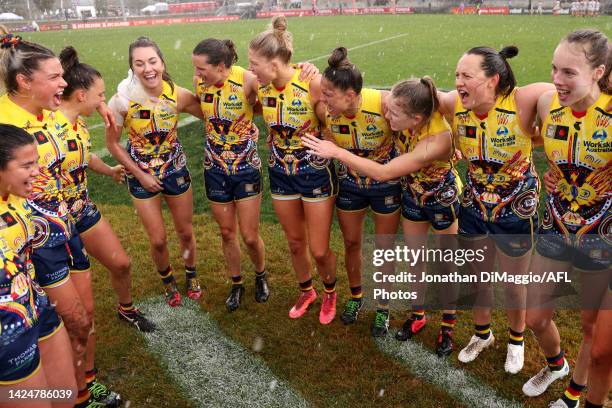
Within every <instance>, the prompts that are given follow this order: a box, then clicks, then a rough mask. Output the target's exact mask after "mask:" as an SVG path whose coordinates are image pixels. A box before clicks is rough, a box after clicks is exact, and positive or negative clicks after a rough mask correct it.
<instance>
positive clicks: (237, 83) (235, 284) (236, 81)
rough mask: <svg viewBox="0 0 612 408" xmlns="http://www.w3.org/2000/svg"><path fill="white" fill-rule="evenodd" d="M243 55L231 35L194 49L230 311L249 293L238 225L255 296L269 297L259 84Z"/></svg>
mask: <svg viewBox="0 0 612 408" xmlns="http://www.w3.org/2000/svg"><path fill="white" fill-rule="evenodd" d="M237 60H238V55H237V54H236V50H235V48H234V43H233V42H232V41H231V40H218V39H214V38H208V39H205V40H202V41H201V42H200V43H199V44H198V45H196V47H195V48H194V50H193V54H192V62H193V66H194V68H195V76H196V84H195V86H196V95H197V96H198V98H199V100H200V108H201V110H202V113H203V116H204V121H205V126H206V135H205V137H206V142H205V153H204V155H205V159H204V164H205V165H204V167H205V169H204V182H205V187H206V196H207V198H208V201H209V202H210V207H211V211H212V213H213V216H214V217H215V220H216V221H217V224H218V225H219V228H220V230H221V239H222V248H223V255H224V257H225V262H226V265H227V271H228V274H229V276H230V278H231V280H232V287H231V289H230V293H229V295H228V297H227V299H226V301H225V305H226V308H227V310H228V311H230V312H232V311H234V310H236V309H237V308H238V307H240V304H241V302H242V296H243V294H244V284H243V282H244V280H243V276H242V273H241V271H240V243H239V241H238V237H237V232H238V230H239V231H240V236H241V237H242V240H243V242H244V244H245V246H246V249H247V253H248V255H249V258H250V259H251V262H252V263H253V269H254V272H255V300H256V301H257V302H259V303H261V302H265V301H267V300H268V296H269V289H268V283H267V278H266V271H265V250H264V243H263V240H262V239H261V236H260V235H259V216H260V208H261V191H262V186H261V160H260V158H259V154H258V152H257V142H258V136H259V131H258V129H257V127H256V126H255V124H254V123H253V107H254V105H255V104H256V103H257V88H258V83H257V78H255V75H253V73H252V72H250V71H247V70H245V69H244V68H242V67H239V66H237V65H235V62H236V61H237Z"/></svg>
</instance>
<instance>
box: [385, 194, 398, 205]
mask: <svg viewBox="0 0 612 408" xmlns="http://www.w3.org/2000/svg"><path fill="white" fill-rule="evenodd" d="M396 201H397V200H396V197H395V196H386V197H385V205H386V206H392V205H395V203H396Z"/></svg>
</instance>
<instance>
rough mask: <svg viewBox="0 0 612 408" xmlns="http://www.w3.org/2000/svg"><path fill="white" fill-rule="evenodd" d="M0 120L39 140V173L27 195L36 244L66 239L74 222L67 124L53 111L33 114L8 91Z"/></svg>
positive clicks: (1, 99)
mask: <svg viewBox="0 0 612 408" xmlns="http://www.w3.org/2000/svg"><path fill="white" fill-rule="evenodd" d="M0 122H1V123H7V124H11V125H14V126H17V127H20V128H22V129H24V130H26V131H27V132H28V133H30V134H31V135H32V136H34V139H35V141H36V143H37V149H38V154H39V156H40V158H39V164H40V175H39V176H38V177H37V178H36V180H35V181H34V183H33V191H32V194H31V195H30V196H29V197H28V202H29V204H30V205H31V206H32V209H33V211H34V223H35V224H36V230H37V233H36V238H35V240H34V247H42V246H45V247H53V246H56V245H60V244H62V243H64V242H66V241H67V240H68V238H69V237H70V234H71V223H72V222H71V221H70V219H69V213H68V205H67V203H66V201H65V197H64V191H63V188H62V174H63V172H65V171H66V169H65V168H64V166H65V164H64V162H65V158H66V154H67V144H66V134H67V132H68V130H67V125H66V124H65V123H61V121H58V120H57V117H56V113H54V112H48V111H43V113H42V115H40V116H36V115H33V114H31V113H30V112H28V111H26V110H24V109H23V108H21V107H20V106H18V105H17V104H15V103H14V102H13V101H11V99H10V98H9V97H8V95H3V96H1V97H0Z"/></svg>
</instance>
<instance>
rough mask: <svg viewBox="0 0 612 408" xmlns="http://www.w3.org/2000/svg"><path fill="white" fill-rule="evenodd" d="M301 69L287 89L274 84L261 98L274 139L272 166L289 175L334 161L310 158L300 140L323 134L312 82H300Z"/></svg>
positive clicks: (260, 93)
mask: <svg viewBox="0 0 612 408" xmlns="http://www.w3.org/2000/svg"><path fill="white" fill-rule="evenodd" d="M301 71H302V70H301V69H299V68H295V73H294V75H293V77H292V78H291V80H290V81H289V83H288V84H287V85H286V86H285V88H283V89H276V88H275V87H274V86H273V85H272V84H268V85H265V86H262V87H260V88H259V90H258V92H257V96H258V98H259V101H260V102H261V105H262V109H263V118H264V121H265V122H266V126H267V128H268V132H269V133H270V135H271V136H272V148H271V152H270V163H269V164H270V166H274V165H277V166H280V167H281V168H282V169H283V171H284V172H285V174H288V175H295V174H299V173H301V172H302V171H303V170H306V169H307V168H309V167H315V168H318V169H323V168H325V167H326V166H328V165H329V163H330V161H329V160H327V159H321V158H319V157H318V156H313V155H310V154H309V153H308V152H307V149H306V148H305V147H303V146H302V140H301V139H300V137H301V136H302V135H303V134H306V133H311V134H315V135H317V136H319V135H320V126H319V119H318V118H317V115H316V114H315V112H314V109H313V108H312V106H311V103H310V83H309V82H304V81H301V80H300V79H299V76H300V73H301Z"/></svg>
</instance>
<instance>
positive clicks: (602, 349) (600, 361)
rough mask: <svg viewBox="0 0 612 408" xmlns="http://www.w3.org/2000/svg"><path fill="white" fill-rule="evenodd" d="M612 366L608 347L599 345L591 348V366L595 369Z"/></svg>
mask: <svg viewBox="0 0 612 408" xmlns="http://www.w3.org/2000/svg"><path fill="white" fill-rule="evenodd" d="M611 365H612V352H611V350H610V348H609V347H607V346H606V345H604V344H602V342H600V343H594V344H593V345H592V346H591V366H592V367H593V368H595V369H602V368H606V369H607V368H608V367H610V366H611Z"/></svg>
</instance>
